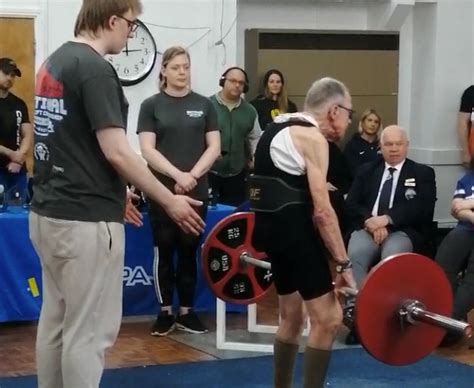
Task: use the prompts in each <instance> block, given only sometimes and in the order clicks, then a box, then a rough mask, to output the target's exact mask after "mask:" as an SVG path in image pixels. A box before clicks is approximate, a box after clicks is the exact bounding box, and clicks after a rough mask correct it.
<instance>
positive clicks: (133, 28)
mask: <svg viewBox="0 0 474 388" xmlns="http://www.w3.org/2000/svg"><path fill="white" fill-rule="evenodd" d="M117 17H118V18H120V19H123V20H125V21H126V22H127V24H128V29H129V30H130V32H135V31H136V30H137V28H138V23H137V22H135V21H132V20H128V19H127V18H126V17H123V16H120V15H117Z"/></svg>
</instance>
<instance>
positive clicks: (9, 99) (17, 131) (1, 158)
mask: <svg viewBox="0 0 474 388" xmlns="http://www.w3.org/2000/svg"><path fill="white" fill-rule="evenodd" d="M29 122H30V118H29V116H28V108H27V107H26V104H25V102H24V101H23V100H22V99H21V98H19V97H17V96H15V95H14V94H13V93H8V94H7V96H6V97H5V98H0V145H2V146H4V147H7V148H10V149H11V150H15V151H16V150H17V149H18V147H19V146H20V142H21V125H22V124H26V123H29ZM8 163H10V159H9V158H8V157H7V156H5V155H0V169H2V170H3V169H5V168H6V166H7V164H8Z"/></svg>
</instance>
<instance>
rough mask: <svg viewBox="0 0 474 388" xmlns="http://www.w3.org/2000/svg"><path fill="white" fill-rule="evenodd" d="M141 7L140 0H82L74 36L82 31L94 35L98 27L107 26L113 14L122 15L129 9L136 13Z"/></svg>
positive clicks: (138, 12)
mask: <svg viewBox="0 0 474 388" xmlns="http://www.w3.org/2000/svg"><path fill="white" fill-rule="evenodd" d="M142 9H143V7H142V3H141V0H83V2H82V6H81V10H80V11H79V14H78V15H77V18H76V24H75V26H74V36H75V37H77V36H79V35H80V33H81V32H82V31H87V32H90V33H92V34H93V35H95V34H96V33H97V31H98V30H99V29H100V28H107V26H108V22H109V19H110V18H111V17H112V16H113V15H117V16H122V15H123V14H125V13H126V12H128V11H129V10H131V11H132V12H133V13H135V14H137V15H138V14H140V13H141V12H142Z"/></svg>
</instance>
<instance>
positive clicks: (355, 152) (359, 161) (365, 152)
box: [344, 108, 382, 176]
mask: <svg viewBox="0 0 474 388" xmlns="http://www.w3.org/2000/svg"><path fill="white" fill-rule="evenodd" d="M358 129H359V131H358V132H357V133H355V134H354V136H353V137H352V139H351V140H349V141H348V142H347V144H346V146H345V148H344V156H345V157H346V159H347V162H348V163H349V166H350V168H351V170H352V175H353V176H355V174H356V172H357V169H358V168H359V167H360V166H361V165H363V164H364V163H367V162H373V161H375V160H377V159H378V158H379V157H380V150H379V135H380V131H381V129H382V118H381V117H380V115H379V114H378V113H377V111H376V110H375V109H372V108H368V109H366V110H365V112H364V113H363V114H362V117H361V118H360V121H359V128H358Z"/></svg>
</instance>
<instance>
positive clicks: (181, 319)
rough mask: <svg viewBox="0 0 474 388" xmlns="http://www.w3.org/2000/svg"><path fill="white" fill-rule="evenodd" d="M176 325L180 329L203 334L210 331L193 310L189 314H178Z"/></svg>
mask: <svg viewBox="0 0 474 388" xmlns="http://www.w3.org/2000/svg"><path fill="white" fill-rule="evenodd" d="M176 327H177V328H178V330H183V331H187V332H188V333H194V334H202V333H207V332H208V331H209V330H207V327H206V326H204V325H203V324H202V322H201V321H200V319H199V318H198V316H197V315H196V313H195V312H193V311H190V312H189V313H187V314H183V315H178V317H177V318H176Z"/></svg>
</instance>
